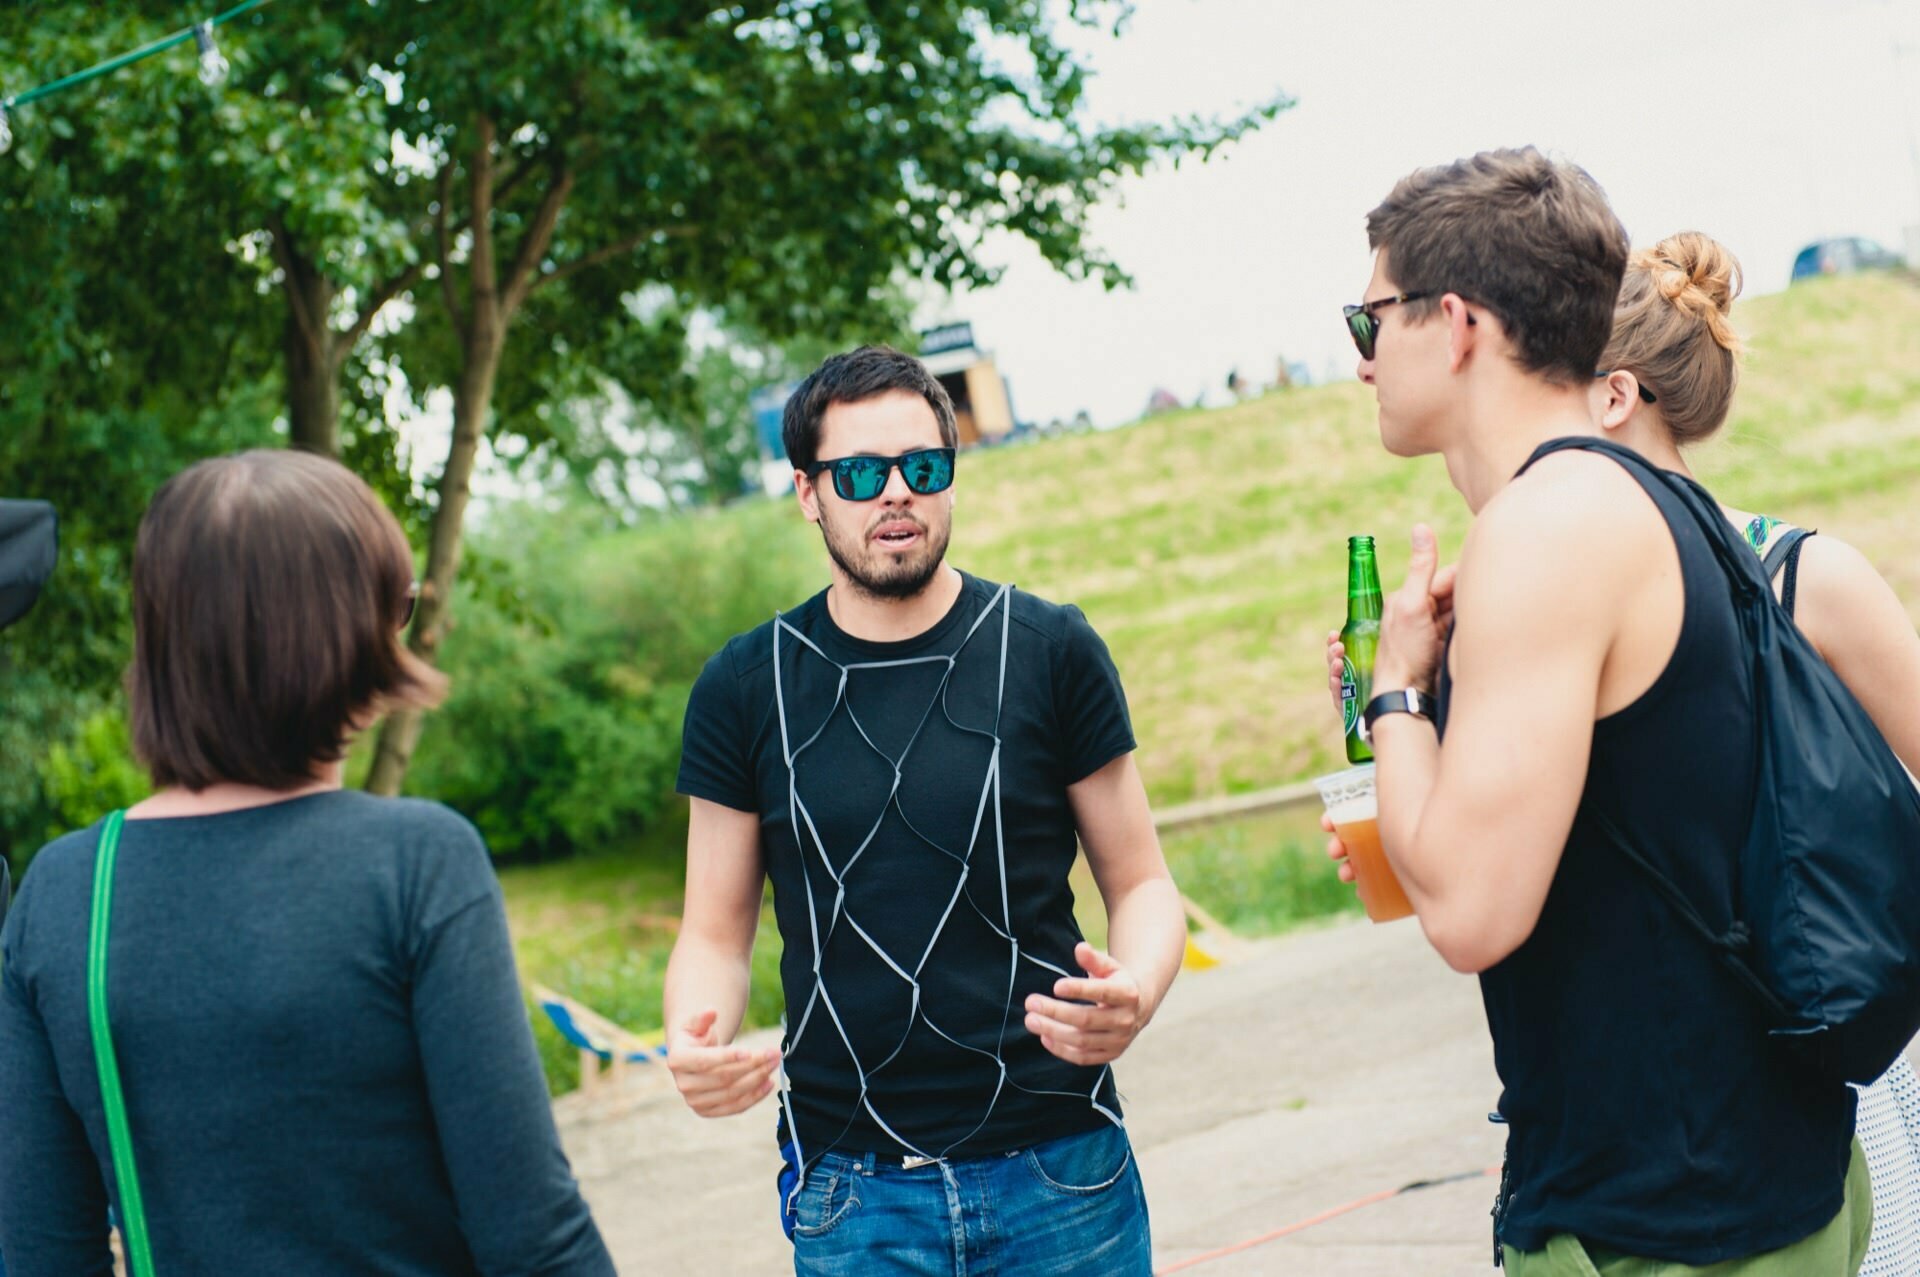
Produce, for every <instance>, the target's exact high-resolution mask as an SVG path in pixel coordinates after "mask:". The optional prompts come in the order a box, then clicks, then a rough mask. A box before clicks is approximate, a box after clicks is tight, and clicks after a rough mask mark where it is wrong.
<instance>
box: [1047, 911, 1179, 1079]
mask: <svg viewBox="0 0 1920 1277" xmlns="http://www.w3.org/2000/svg"><path fill="white" fill-rule="evenodd" d="M1073 960H1074V961H1075V962H1078V963H1079V964H1080V965H1081V966H1082V967H1083V968H1085V969H1086V972H1087V975H1088V976H1090V977H1091V978H1090V979H1086V980H1076V979H1071V978H1069V979H1064V980H1056V981H1054V984H1053V993H1054V996H1053V997H1051V998H1049V997H1045V996H1043V995H1041V994H1038V993H1033V994H1029V995H1027V1032H1029V1033H1031V1034H1033V1035H1034V1036H1035V1037H1037V1038H1039V1039H1040V1043H1041V1045H1042V1046H1044V1047H1046V1048H1047V1050H1049V1051H1051V1052H1053V1053H1054V1054H1055V1055H1057V1056H1059V1057H1060V1058H1061V1059H1063V1060H1066V1061H1067V1062H1068V1063H1070V1064H1107V1063H1110V1062H1112V1061H1113V1060H1116V1059H1118V1058H1120V1054H1121V1052H1123V1051H1125V1050H1126V1049H1127V1048H1128V1047H1129V1046H1131V1045H1133V1039H1134V1038H1135V1037H1137V1036H1138V1035H1139V1033H1140V1030H1142V1029H1144V1028H1146V1027H1147V1021H1148V1020H1150V1019H1152V1018H1153V1009H1152V1008H1151V1007H1148V1006H1145V1005H1143V1001H1142V999H1141V997H1140V985H1139V984H1138V982H1136V981H1135V980H1134V978H1133V976H1132V975H1130V974H1128V972H1127V969H1126V968H1125V967H1123V966H1121V965H1120V964H1119V963H1118V962H1115V961H1114V960H1113V958H1112V957H1111V956H1110V955H1108V954H1105V953H1102V952H1100V950H1098V949H1096V948H1094V947H1093V946H1092V945H1090V944H1088V943H1087V942H1086V941H1084V940H1082V941H1081V942H1080V943H1079V945H1077V946H1076V947H1075V948H1074V951H1073Z"/></svg>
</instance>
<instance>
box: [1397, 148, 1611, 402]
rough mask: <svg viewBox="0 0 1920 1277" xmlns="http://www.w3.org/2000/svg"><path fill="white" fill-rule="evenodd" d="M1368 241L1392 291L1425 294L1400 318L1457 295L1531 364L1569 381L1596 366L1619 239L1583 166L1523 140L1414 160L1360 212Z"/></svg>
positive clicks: (1584, 377) (1589, 374)
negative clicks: (1448, 158)
mask: <svg viewBox="0 0 1920 1277" xmlns="http://www.w3.org/2000/svg"><path fill="white" fill-rule="evenodd" d="M1367 240H1368V242H1369V243H1370V244H1371V245H1372V246H1373V247H1374V248H1375V249H1385V250H1386V252H1387V273H1388V275H1389V276H1391V278H1392V279H1393V282H1394V284H1395V285H1396V286H1397V287H1398V288H1399V289H1400V290H1401V291H1402V292H1409V293H1411V292H1422V293H1428V294H1430V296H1428V297H1426V298H1424V299H1422V300H1420V301H1417V302H1413V303H1409V310H1408V315H1407V317H1408V318H1409V319H1419V318H1422V317H1424V316H1426V315H1429V314H1431V313H1432V312H1433V309H1434V307H1436V306H1437V305H1438V304H1439V299H1440V295H1441V294H1442V293H1458V294H1459V295H1460V296H1461V297H1464V298H1465V299H1466V300H1468V301H1469V302H1475V303H1478V304H1479V305H1481V306H1484V307H1486V308H1487V309H1488V310H1490V311H1492V312H1493V313H1494V314H1495V315H1496V316H1498V317H1499V319H1500V322H1501V324H1502V325H1504V326H1505V328H1506V330H1507V334H1508V336H1509V337H1510V338H1511V339H1512V341H1513V345H1514V349H1515V352H1516V353H1517V355H1518V358H1519V361H1520V364H1521V366H1522V367H1523V368H1525V369H1527V370H1528V371H1529V372H1534V373H1538V374H1540V375H1541V376H1543V377H1545V378H1546V379H1547V380H1549V381H1553V382H1556V383H1560V384H1566V385H1572V384H1577V383H1584V382H1587V381H1590V380H1591V379H1592V378H1593V374H1594V372H1595V371H1596V370H1597V369H1598V368H1599V367H1600V364H1599V359H1600V355H1601V352H1602V351H1604V350H1605V349H1606V345H1607V337H1608V335H1609V334H1610V333H1611V332H1612V331H1613V308H1614V303H1615V302H1616V301H1617V300H1618V298H1619V296H1620V280H1621V276H1622V275H1624V274H1625V272H1626V268H1627V252H1628V243H1627V232H1626V228H1625V227H1623V226H1622V225H1621V224H1620V219H1619V218H1618V217H1616V216H1614V212H1613V209H1612V208H1611V207H1610V206H1609V205H1608V203H1607V197H1606V195H1605V193H1603V192H1602V191H1601V189H1600V186H1599V184H1598V183H1596V182H1595V181H1594V180H1593V178H1592V177H1590V176H1588V174H1587V172H1586V170H1585V169H1582V168H1579V167H1577V166H1575V165H1573V164H1569V163H1566V162H1565V161H1560V160H1551V159H1548V158H1547V157H1546V156H1544V155H1542V154H1541V153H1540V152H1539V151H1537V150H1535V149H1534V148H1533V147H1530V146H1529V147H1525V148H1523V149H1521V150H1517V151H1482V152H1481V153H1480V154H1478V155H1475V156H1472V157H1470V158H1468V159H1464V160H1456V161H1454V162H1453V163H1452V164H1447V165H1443V166H1440V167H1436V168H1424V169H1421V170H1419V171H1418V172H1416V173H1412V174H1409V175H1408V176H1406V177H1403V178H1401V179H1400V181H1399V183H1398V184H1397V185H1396V186H1395V187H1394V188H1393V191H1392V193H1391V194H1389V195H1388V196H1387V198H1386V199H1385V200H1383V201H1382V202H1381V204H1380V206H1379V207H1378V208H1376V209H1374V210H1373V211H1372V212H1371V213H1369V214H1367Z"/></svg>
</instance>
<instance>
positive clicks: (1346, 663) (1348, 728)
mask: <svg viewBox="0 0 1920 1277" xmlns="http://www.w3.org/2000/svg"><path fill="white" fill-rule="evenodd" d="M1340 720H1341V724H1342V727H1341V730H1342V731H1344V732H1345V733H1346V734H1347V735H1348V736H1351V735H1353V734H1354V731H1355V730H1356V729H1357V727H1358V726H1359V723H1360V674H1359V671H1357V670H1355V669H1354V668H1353V661H1352V660H1351V659H1349V658H1348V657H1344V656H1343V657H1341V658H1340Z"/></svg>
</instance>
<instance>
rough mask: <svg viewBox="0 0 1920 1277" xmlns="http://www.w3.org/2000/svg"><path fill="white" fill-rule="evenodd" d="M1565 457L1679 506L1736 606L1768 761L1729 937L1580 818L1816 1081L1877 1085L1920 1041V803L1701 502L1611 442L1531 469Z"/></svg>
mask: <svg viewBox="0 0 1920 1277" xmlns="http://www.w3.org/2000/svg"><path fill="white" fill-rule="evenodd" d="M1564 448H1580V449H1584V450H1586V451H1591V452H1604V453H1606V454H1607V455H1608V456H1610V457H1614V458H1616V459H1618V460H1619V461H1621V462H1622V463H1623V464H1625V465H1627V466H1629V467H1638V468H1639V470H1640V471H1641V472H1642V473H1644V474H1647V475H1650V476H1652V477H1653V479H1654V480H1655V481H1656V482H1658V483H1663V484H1665V485H1666V486H1667V488H1668V489H1669V490H1671V491H1672V492H1674V493H1675V494H1676V495H1678V496H1679V497H1680V499H1681V501H1682V502H1683V503H1684V504H1685V506H1686V508H1687V510H1688V512H1689V513H1690V514H1691V515H1692V516H1693V518H1694V521H1695V522H1696V523H1698V524H1699V526H1700V529H1701V532H1702V533H1703V535H1704V536H1705V538H1706V541H1707V544H1708V545H1709V546H1711V547H1712V549H1713V556H1714V558H1715V559H1716V560H1718V562H1719V564H1720V566H1721V568H1722V570H1723V571H1724V572H1725V573H1726V576H1727V581H1728V585H1729V587H1730V588H1731V590H1732V592H1733V605H1734V612H1735V613H1736V615H1737V616H1738V618H1739V623H1740V631H1741V634H1742V636H1743V638H1744V639H1745V642H1746V647H1747V653H1748V655H1749V657H1750V658H1751V669H1750V672H1749V678H1750V681H1751V686H1752V691H1753V699H1754V720H1755V724H1756V729H1757V733H1758V743H1759V749H1758V760H1757V769H1758V770H1757V774H1756V776H1755V783H1754V809H1753V822H1752V824H1751V825H1750V826H1749V827H1748V830H1747V836H1746V841H1745V843H1744V845H1743V846H1742V847H1741V848H1740V851H1739V861H1738V864H1737V866H1736V872H1735V875H1734V882H1735V892H1734V900H1733V901H1732V905H1733V923H1732V925H1731V926H1729V927H1728V928H1727V929H1726V930H1724V931H1722V930H1719V929H1717V928H1715V927H1713V926H1712V925H1710V924H1709V923H1708V922H1707V921H1706V920H1705V919H1704V918H1703V917H1702V916H1701V913H1700V911H1699V910H1698V909H1697V908H1695V907H1694V905H1693V903H1692V902H1691V901H1689V900H1688V899H1687V898H1686V896H1685V895H1684V894H1683V893H1682V892H1681V890H1680V889H1679V887H1678V886H1676V885H1675V884H1674V882H1673V880H1672V879H1671V878H1669V877H1668V876H1667V875H1666V874H1665V873H1663V872H1662V871H1661V870H1660V869H1659V868H1658V867H1656V866H1655V865H1654V864H1653V863H1652V862H1651V861H1650V860H1649V859H1648V858H1647V857H1646V856H1645V855H1643V854H1641V853H1640V852H1639V851H1638V850H1637V849H1635V848H1634V847H1633V846H1632V845H1631V843H1630V842H1629V841H1628V840H1627V839H1626V838H1625V837H1624V836H1623V835H1622V834H1621V832H1620V830H1619V829H1618V827H1617V826H1615V825H1614V824H1613V823H1612V822H1611V821H1609V820H1607V819H1606V818H1605V817H1604V816H1603V815H1601V814H1600V813H1599V812H1597V811H1595V810H1593V808H1591V807H1590V806H1586V805H1583V806H1582V808H1581V811H1580V816H1579V819H1583V820H1587V821H1589V822H1590V823H1591V824H1592V825H1593V826H1594V827H1596V828H1598V829H1599V830H1600V831H1601V833H1603V834H1604V835H1605V836H1606V837H1607V839H1608V840H1609V841H1610V842H1612V843H1613V844H1614V845H1615V846H1617V847H1618V848H1619V849H1620V851H1621V852H1623V853H1624V854H1625V855H1626V857H1627V858H1628V859H1629V860H1630V861H1632V862H1633V864H1635V865H1636V866H1638V867H1639V868H1640V870H1641V871H1642V872H1643V873H1644V874H1645V875H1646V876H1647V878H1648V879H1649V880H1650V881H1651V882H1652V884H1653V886H1654V888H1655V889H1656V890H1657V891H1659V892H1660V894H1661V895H1662V896H1663V897H1665V898H1666V899H1667V900H1668V901H1669V902H1670V903H1671V904H1672V906H1673V908H1674V909H1675V911H1676V912H1677V913H1678V914H1679V916H1680V917H1681V918H1682V919H1683V920H1684V921H1685V923H1686V924H1687V926H1688V927H1689V928H1690V929H1691V930H1693V931H1695V932H1697V933H1698V934H1699V935H1700V936H1701V937H1702V939H1703V940H1704V941H1705V942H1706V943H1707V944H1709V945H1711V946H1712V947H1713V949H1714V951H1715V952H1716V953H1717V954H1719V956H1720V957H1721V959H1722V960H1723V961H1724V962H1725V964H1726V966H1727V968H1728V969H1729V970H1730V971H1732V972H1733V974H1734V975H1735V977H1736V978H1737V979H1738V980H1739V982H1740V983H1741V984H1742V985H1743V986H1745V987H1746V988H1747V989H1749V990H1750V991H1751V992H1752V993H1753V994H1754V995H1755V996H1756V997H1757V998H1759V1000H1760V1001H1761V1003H1762V1004H1763V1005H1764V1006H1765V1007H1766V1009H1767V1011H1768V1013H1769V1016H1770V1018H1771V1020H1772V1022H1773V1026H1774V1027H1773V1028H1772V1030H1771V1033H1772V1036H1773V1037H1774V1038H1776V1039H1778V1040H1780V1041H1782V1042H1783V1043H1785V1044H1787V1045H1788V1047H1789V1048H1790V1049H1791V1051H1792V1052H1793V1053H1794V1054H1795V1055H1796V1056H1799V1057H1802V1058H1803V1060H1804V1062H1805V1063H1806V1064H1807V1065H1808V1066H1809V1067H1811V1068H1813V1069H1814V1070H1816V1071H1817V1073H1818V1074H1819V1075H1821V1076H1824V1077H1827V1078H1830V1079H1831V1078H1838V1079H1840V1080H1844V1081H1848V1082H1856V1083H1861V1084H1865V1083H1868V1082H1871V1081H1873V1080H1874V1079H1875V1078H1877V1077H1879V1076H1880V1075H1881V1074H1882V1073H1884V1072H1885V1071H1886V1070H1887V1066H1888V1065H1890V1064H1892V1063H1893V1060H1894V1057H1895V1056H1896V1055H1898V1054H1899V1053H1900V1052H1901V1051H1902V1050H1904V1049H1905V1047H1906V1045H1907V1043H1908V1042H1910V1041H1911V1040H1912V1039H1913V1037H1914V1034H1915V1032H1916V1030H1920V791H1916V790H1915V788H1914V782H1913V780H1912V779H1911V778H1910V777H1909V776H1908V775H1907V771H1906V769H1905V768H1904V767H1903V766H1901V763H1900V760H1899V759H1898V758H1897V757H1896V756H1895V755H1894V752H1893V750H1892V749H1891V748H1890V747H1889V746H1888V745H1887V742H1886V741H1885V739H1883V738H1882V737H1881V735H1880V732H1879V730H1878V729H1877V728H1875V727H1874V725H1873V720H1872V719H1871V718H1869V717H1868V716H1867V712H1866V710H1864V709H1862V708H1861V706H1860V702H1859V701H1857V700H1855V699H1854V696H1853V693H1851V692H1850V691H1848V690H1847V687H1846V685H1845V684H1844V683H1842V682H1841V681H1840V678H1839V676H1838V675H1836V674H1835V673H1834V672H1833V670H1832V668H1831V667H1829V666H1828V665H1827V663H1826V661H1824V660H1823V659H1821V656H1820V654H1819V652H1817V651H1816V650H1814V647H1813V644H1812V643H1810V642H1809V641H1808V640H1807V638H1806V636H1805V635H1803V634H1802V633H1801V632H1800V631H1799V629H1798V628H1796V627H1795V625H1794V623H1793V620H1792V617H1791V615H1790V614H1789V613H1788V612H1787V611H1786V610H1785V609H1784V608H1782V607H1781V605H1780V603H1779V602H1777V601H1776V600H1775V599H1774V597H1773V590H1772V588H1771V587H1770V585H1769V578H1768V575H1767V570H1766V568H1765V567H1763V565H1762V564H1761V561H1760V558H1759V556H1758V555H1756V554H1754V552H1753V551H1752V550H1751V549H1750V548H1749V547H1748V546H1747V544H1746V543H1745V541H1743V540H1742V539H1741V537H1740V534H1739V533H1738V532H1736V531H1735V530H1734V528H1733V525H1732V524H1731V523H1730V522H1729V521H1728V520H1727V519H1726V518H1725V516H1724V515H1722V514H1721V511H1720V507H1719V505H1718V503H1717V502H1715V501H1714V499H1713V497H1712V496H1711V495H1709V494H1708V493H1707V491H1706V489H1704V488H1702V487H1701V486H1700V485H1699V484H1697V483H1695V482H1693V481H1692V480H1691V479H1688V478H1686V477H1684V476H1682V475H1677V474H1673V473H1670V472H1668V471H1664V470H1661V469H1659V468H1658V467H1656V466H1654V465H1653V464H1651V463H1650V462H1648V461H1647V460H1646V459H1645V458H1643V457H1641V456H1640V455H1639V454H1638V453H1635V452H1631V451H1629V450H1627V449H1625V448H1622V447H1619V446H1618V445H1616V444H1612V443H1609V442H1606V441H1604V440H1600V439H1589V438H1578V439H1559V440H1555V441H1554V442H1553V443H1551V444H1548V445H1547V446H1546V447H1544V448H1542V449H1541V450H1540V451H1539V452H1538V453H1536V454H1535V457H1534V459H1535V460H1538V459H1539V458H1540V457H1542V456H1545V455H1547V453H1549V452H1555V451H1559V450H1561V449H1564ZM1529 464H1531V462H1529Z"/></svg>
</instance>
